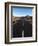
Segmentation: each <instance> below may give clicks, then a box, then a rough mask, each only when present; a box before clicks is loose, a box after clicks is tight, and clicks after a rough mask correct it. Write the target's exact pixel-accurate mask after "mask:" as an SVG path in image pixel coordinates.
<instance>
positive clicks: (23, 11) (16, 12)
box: [12, 7, 32, 17]
mask: <svg viewBox="0 0 38 46" xmlns="http://www.w3.org/2000/svg"><path fill="white" fill-rule="evenodd" d="M12 15H13V16H18V17H20V16H27V15H29V16H32V8H19V7H18V8H17V7H15V8H12Z"/></svg>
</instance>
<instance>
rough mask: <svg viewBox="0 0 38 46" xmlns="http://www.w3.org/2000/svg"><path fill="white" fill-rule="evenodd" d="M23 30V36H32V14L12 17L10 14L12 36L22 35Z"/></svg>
mask: <svg viewBox="0 0 38 46" xmlns="http://www.w3.org/2000/svg"><path fill="white" fill-rule="evenodd" d="M23 30H24V37H31V36H32V16H25V17H14V16H12V31H13V36H12V37H22V31H23Z"/></svg>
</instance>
